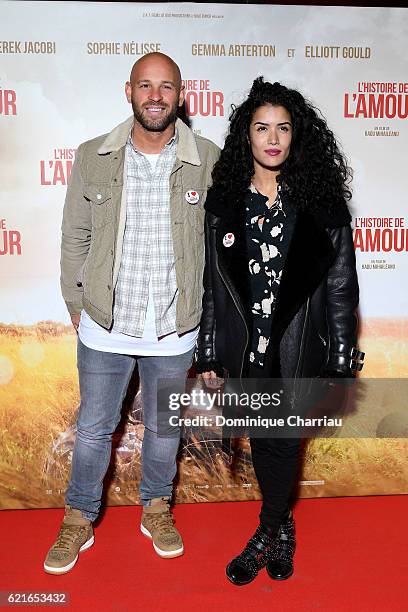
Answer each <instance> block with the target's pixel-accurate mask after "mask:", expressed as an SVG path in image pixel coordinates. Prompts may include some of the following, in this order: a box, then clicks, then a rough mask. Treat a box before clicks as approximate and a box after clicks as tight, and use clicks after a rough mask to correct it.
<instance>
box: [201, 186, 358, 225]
mask: <svg viewBox="0 0 408 612" xmlns="http://www.w3.org/2000/svg"><path fill="white" fill-rule="evenodd" d="M286 198H287V196H285V198H284V201H285V199H286ZM204 207H205V209H206V210H207V211H208V212H210V213H212V214H213V215H215V216H216V217H221V218H223V219H224V220H226V219H228V218H229V219H231V220H232V219H237V218H238V217H241V216H244V210H245V207H244V203H243V202H242V201H241V200H240V199H237V198H234V197H233V196H231V197H225V196H223V195H222V194H221V193H220V191H219V190H217V189H216V188H214V187H211V189H210V190H209V191H208V194H207V199H206V202H205V206H204ZM301 215H302V216H303V215H306V216H307V217H310V218H311V219H313V222H314V223H315V224H316V225H317V226H319V227H322V228H329V229H330V228H335V227H344V226H347V225H350V222H351V215H350V211H349V209H348V206H347V204H346V203H344V205H342V206H339V207H338V208H337V209H336V210H335V212H334V213H332V214H329V213H328V211H326V210H324V209H322V210H321V211H319V213H307V212H303V211H302V213H301Z"/></svg>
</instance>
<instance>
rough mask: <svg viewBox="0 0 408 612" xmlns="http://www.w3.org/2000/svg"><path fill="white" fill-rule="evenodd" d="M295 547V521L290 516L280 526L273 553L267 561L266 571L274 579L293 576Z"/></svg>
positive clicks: (284, 578) (285, 578)
mask: <svg viewBox="0 0 408 612" xmlns="http://www.w3.org/2000/svg"><path fill="white" fill-rule="evenodd" d="M295 547H296V540H295V523H294V520H293V518H292V517H289V518H288V519H287V520H286V521H285V522H284V523H282V525H281V526H280V528H279V532H278V537H277V538H276V540H275V544H274V546H273V549H272V554H271V556H270V557H269V558H268V561H267V563H266V571H267V572H268V574H269V576H270V577H271V578H272V579H273V580H287V579H288V578H290V577H291V576H292V574H293V555H294V553H295Z"/></svg>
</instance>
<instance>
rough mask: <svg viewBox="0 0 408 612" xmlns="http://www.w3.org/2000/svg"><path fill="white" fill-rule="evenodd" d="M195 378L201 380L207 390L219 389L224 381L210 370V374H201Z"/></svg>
mask: <svg viewBox="0 0 408 612" xmlns="http://www.w3.org/2000/svg"><path fill="white" fill-rule="evenodd" d="M197 378H198V379H202V380H203V381H204V383H205V386H206V387H208V388H209V389H219V388H220V387H221V386H222V385H223V383H224V379H223V378H220V377H219V376H217V374H216V372H214V370H211V371H210V372H202V374H198V375H197Z"/></svg>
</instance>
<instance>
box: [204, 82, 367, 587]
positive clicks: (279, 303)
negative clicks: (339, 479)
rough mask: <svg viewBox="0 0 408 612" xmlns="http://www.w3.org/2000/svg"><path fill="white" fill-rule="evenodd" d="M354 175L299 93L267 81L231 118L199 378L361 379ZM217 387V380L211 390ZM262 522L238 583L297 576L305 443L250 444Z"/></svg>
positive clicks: (212, 207) (209, 219)
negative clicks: (294, 508) (263, 573)
mask: <svg viewBox="0 0 408 612" xmlns="http://www.w3.org/2000/svg"><path fill="white" fill-rule="evenodd" d="M349 176H350V172H349V169H348V168H347V165H346V162H345V159H344V157H343V156H342V154H341V152H340V151H339V148H338V146H337V144H336V141H335V138H334V136H333V134H332V132H331V131H330V130H329V129H328V127H327V125H326V122H325V120H324V119H323V118H322V117H321V116H320V115H319V114H318V111H316V110H315V109H314V108H313V106H312V105H311V104H310V103H309V102H307V101H306V100H305V99H304V97H303V96H302V95H301V94H300V93H299V92H297V91H294V90H291V89H288V88H286V87H284V86H283V85H281V84H279V83H273V84H271V83H267V82H264V81H263V78H262V77H260V78H258V79H256V80H255V81H254V83H253V86H252V89H251V91H250V94H249V96H248V98H247V99H246V100H245V102H243V104H241V106H239V107H238V108H236V109H235V110H234V111H233V113H232V115H231V117H230V129H229V133H228V136H227V138H226V141H225V146H224V149H223V151H222V153H221V156H220V159H219V161H218V162H217V164H216V165H215V167H214V170H213V187H212V189H211V190H210V192H209V194H208V196H207V201H206V204H205V208H206V211H207V212H206V268H205V274H204V286H205V293H204V298H203V316H202V321H201V328H200V336H199V346H198V362H197V371H198V372H199V373H202V376H203V377H204V378H205V379H207V381H206V382H207V384H210V383H209V381H208V379H213V378H216V377H217V375H220V372H222V369H226V370H227V371H228V373H229V376H230V377H233V378H238V377H241V378H242V377H247V378H258V379H265V378H272V377H275V378H276V377H285V378H292V379H296V378H302V377H317V376H340V377H348V376H351V375H352V368H354V369H360V368H361V364H357V363H356V362H355V361H353V360H352V357H355V355H356V354H357V355H358V356H360V357H361V354H358V353H357V351H356V349H353V346H354V342H355V333H356V316H355V311H356V307H357V303H358V282H357V275H356V267H355V256H354V249H353V240H352V234H351V229H350V219H351V217H350V213H349V211H348V207H347V204H346V201H347V200H349V199H350V197H351V192H350V190H349V188H348V186H347V185H348V181H349ZM213 382H214V381H213ZM250 442H251V452H252V460H253V465H254V470H255V474H256V477H257V480H258V483H259V486H260V489H261V492H262V496H263V503H262V509H261V513H260V524H259V526H258V527H257V529H256V531H255V534H254V535H253V537H252V538H251V539H250V540H249V542H248V543H247V545H246V546H245V548H244V549H243V551H242V552H241V554H240V555H238V556H237V557H236V558H235V559H233V560H232V561H231V563H229V565H228V566H227V570H226V571H227V576H228V578H229V579H230V581H231V582H233V583H234V584H236V585H243V584H247V583H249V582H251V581H252V580H253V579H254V578H255V577H256V575H257V574H258V571H259V570H260V569H261V568H262V567H264V566H265V565H266V567H267V571H268V574H269V575H270V577H271V578H274V579H276V580H284V579H286V578H289V576H291V575H292V573H293V553H294V548H295V531H294V521H293V517H292V514H291V511H290V508H289V500H290V495H291V491H292V489H293V486H294V484H295V480H296V475H297V469H298V458H299V449H300V440H299V439H293V438H292V439H289V438H275V439H264V438H261V439H260V438H252V437H251V440H250Z"/></svg>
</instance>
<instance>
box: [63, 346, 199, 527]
mask: <svg viewBox="0 0 408 612" xmlns="http://www.w3.org/2000/svg"><path fill="white" fill-rule="evenodd" d="M193 353H194V348H193V349H191V350H190V351H188V352H187V353H184V354H182V355H172V356H171V357H162V356H158V357H135V356H132V355H121V354H119V353H105V352H102V351H95V350H93V349H90V348H88V347H86V346H85V345H84V344H82V342H81V341H80V340H79V338H78V373H79V388H80V393H81V404H80V406H79V413H78V419H77V436H76V441H75V446H74V452H73V457H72V470H71V479H70V482H69V485H68V490H67V494H66V503H67V504H68V505H70V506H71V507H72V508H76V509H78V510H82V514H83V516H84V517H85V518H87V519H89V520H91V521H93V520H95V519H96V517H97V516H98V512H99V508H100V505H101V497H102V485H103V479H104V477H105V474H106V471H107V469H108V466H109V461H110V456H111V447H112V435H113V433H114V431H115V429H116V427H117V425H118V423H119V421H120V413H121V408H122V403H123V400H124V398H125V395H126V391H127V388H128V385H129V381H130V378H131V376H132V373H133V370H134V368H135V365H136V362H137V364H138V368H139V378H140V384H141V401H142V406H143V423H144V426H145V433H144V439H143V445H142V480H141V484H140V497H141V503H142V504H144V505H146V504H147V503H148V502H149V500H150V499H153V498H155V497H163V496H171V494H172V489H173V479H174V477H175V475H176V469H177V468H176V456H177V451H178V447H179V443H180V440H179V438H178V437H175V436H173V437H169V438H163V437H159V436H158V435H157V380H158V379H160V378H178V379H185V378H186V376H187V372H188V370H189V369H190V367H191V363H192V358H193Z"/></svg>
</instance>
